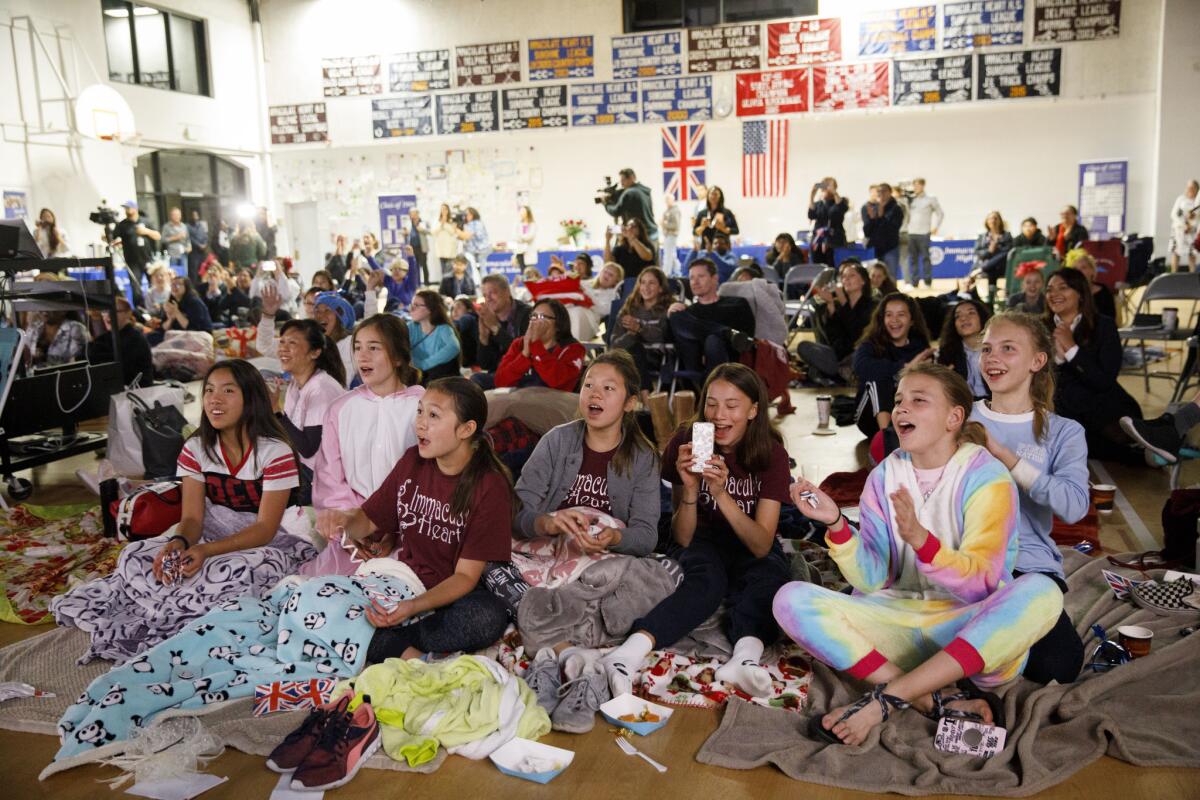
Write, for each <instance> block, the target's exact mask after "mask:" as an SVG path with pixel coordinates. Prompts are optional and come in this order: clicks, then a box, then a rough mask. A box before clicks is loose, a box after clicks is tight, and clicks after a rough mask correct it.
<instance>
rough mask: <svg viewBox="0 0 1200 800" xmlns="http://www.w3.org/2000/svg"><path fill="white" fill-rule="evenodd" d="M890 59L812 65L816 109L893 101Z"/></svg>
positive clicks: (843, 108)
mask: <svg viewBox="0 0 1200 800" xmlns="http://www.w3.org/2000/svg"><path fill="white" fill-rule="evenodd" d="M888 64H889V62H887V61H870V62H865V63H860V64H830V65H827V66H820V67H813V68H812V81H813V92H812V96H813V103H812V107H813V110H814V111H849V110H852V109H858V108H883V107H885V106H887V105H888V101H889V99H890V98H889V87H888V84H889V80H888Z"/></svg>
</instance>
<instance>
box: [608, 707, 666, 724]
mask: <svg viewBox="0 0 1200 800" xmlns="http://www.w3.org/2000/svg"><path fill="white" fill-rule="evenodd" d="M617 719H619V720H621V722H661V721H662V717H660V716H659V715H658V714H655V713H654V712H653V711H651V710H650V706H646V707H645V708H643V709H642V713H640V714H622V715H621V716H619V717H617Z"/></svg>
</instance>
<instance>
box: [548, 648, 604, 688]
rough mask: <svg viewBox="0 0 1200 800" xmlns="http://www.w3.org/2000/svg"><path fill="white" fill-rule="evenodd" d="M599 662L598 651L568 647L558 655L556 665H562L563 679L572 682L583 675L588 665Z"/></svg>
mask: <svg viewBox="0 0 1200 800" xmlns="http://www.w3.org/2000/svg"><path fill="white" fill-rule="evenodd" d="M599 660H600V651H599V650H592V649H591V648H587V647H568V648H567V649H566V650H563V651H562V652H561V653H559V654H558V663H559V664H561V665H562V671H563V679H564V680H568V681H573V680H575V679H576V678H578V677H579V676H580V675H582V674H583V670H584V668H586V667H587V665H588V664H595V663H596V662H597V661H599Z"/></svg>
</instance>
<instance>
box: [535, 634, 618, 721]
mask: <svg viewBox="0 0 1200 800" xmlns="http://www.w3.org/2000/svg"><path fill="white" fill-rule="evenodd" d="M581 657H582V659H583V668H582V670H581V671H580V672H579V676H578V677H576V678H572V679H570V680H567V681H566V682H564V681H563V679H562V665H561V664H560V661H559V656H558V654H556V653H555V652H554V650H553V649H552V648H549V647H543V648H542V649H541V650H539V651H538V652H537V655H536V656H535V657H534V659H533V664H531V665H530V667H529V671H528V672H527V673H526V675H525V682H526V683H527V684H529V688H530V689H531V690H532V691H533V693H534V694H535V695H536V696H537V701H538V705H540V706H541V707H542V708H544V709H546V713H547V714H549V715H550V726H551V727H552V728H553V729H554V730H556V731H563V732H564V733H587V732H588V731H590V730H591V729H592V728H593V727H594V726H595V724H596V712H597V711H599V710H600V706H601V705H603V704H604V703H607V702H608V701H609V700H611V699H612V692H611V690H610V689H609V686H608V674H607V673H606V672H605V671H604V665H603V664H601V663H600V662H599V660H597V659H595V658H590V659H589V658H587V657H586V656H582V655H581Z"/></svg>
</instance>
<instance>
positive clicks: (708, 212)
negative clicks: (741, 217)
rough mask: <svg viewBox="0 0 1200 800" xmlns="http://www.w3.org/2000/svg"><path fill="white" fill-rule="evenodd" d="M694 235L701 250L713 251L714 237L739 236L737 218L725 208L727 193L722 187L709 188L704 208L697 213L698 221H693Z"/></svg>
mask: <svg viewBox="0 0 1200 800" xmlns="http://www.w3.org/2000/svg"><path fill="white" fill-rule="evenodd" d="M692 233H693V234H694V235H695V236H696V238H698V239H699V240H700V249H701V250H711V249H712V240H713V237H715V236H716V235H717V234H718V233H723V234H725V235H726V236H728V237H731V238H732V237H734V236H737V234H738V224H737V218H736V217H734V216H733V212H732V211H730V210H729V209H728V208H726V207H725V192H723V191H721V187H720V186H710V187H708V194H707V195H706V196H705V201H704V208H702V209H700V210H699V211H698V212H696V219H695V220H693V221H692Z"/></svg>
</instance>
